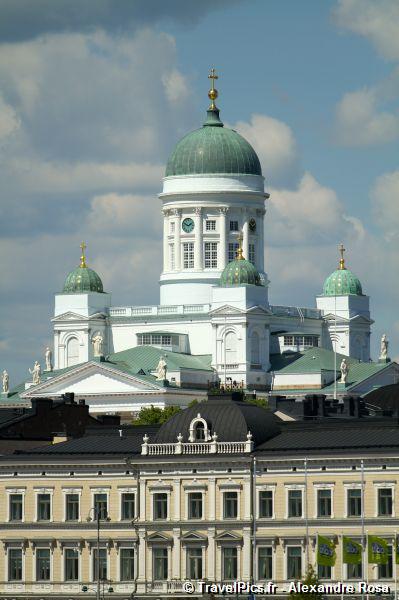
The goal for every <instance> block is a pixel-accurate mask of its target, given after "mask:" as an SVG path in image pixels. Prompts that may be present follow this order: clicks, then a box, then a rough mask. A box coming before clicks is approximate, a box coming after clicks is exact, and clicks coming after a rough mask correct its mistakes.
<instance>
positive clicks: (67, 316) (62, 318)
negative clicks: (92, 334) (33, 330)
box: [51, 311, 106, 323]
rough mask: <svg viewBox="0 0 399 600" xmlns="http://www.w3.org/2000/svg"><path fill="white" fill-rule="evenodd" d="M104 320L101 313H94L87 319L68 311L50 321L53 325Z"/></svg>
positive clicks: (103, 315) (104, 316)
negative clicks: (66, 322)
mask: <svg viewBox="0 0 399 600" xmlns="http://www.w3.org/2000/svg"><path fill="white" fill-rule="evenodd" d="M105 318H106V315H105V314H104V313H102V312H98V313H94V314H92V315H90V316H89V317H87V316H85V315H80V314H78V313H74V312H70V311H68V312H66V313H63V314H62V315H57V316H56V317H54V318H53V319H51V320H52V322H53V323H57V322H65V321H92V320H98V319H105Z"/></svg>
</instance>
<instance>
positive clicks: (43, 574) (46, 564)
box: [36, 548, 50, 581]
mask: <svg viewBox="0 0 399 600" xmlns="http://www.w3.org/2000/svg"><path fill="white" fill-rule="evenodd" d="M36 580H37V581H50V549H49V548H37V550H36Z"/></svg>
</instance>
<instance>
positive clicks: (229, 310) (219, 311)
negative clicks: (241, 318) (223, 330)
mask: <svg viewBox="0 0 399 600" xmlns="http://www.w3.org/2000/svg"><path fill="white" fill-rule="evenodd" d="M245 312H246V311H243V310H241V309H240V308H236V307H235V306H230V305H229V304H225V305H224V306H220V307H219V308H215V309H214V310H210V311H209V314H210V315H211V316H213V317H215V316H217V315H242V314H243V313H245Z"/></svg>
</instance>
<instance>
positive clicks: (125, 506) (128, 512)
mask: <svg viewBox="0 0 399 600" xmlns="http://www.w3.org/2000/svg"><path fill="white" fill-rule="evenodd" d="M134 501H135V495H134V493H133V492H126V493H123V494H121V519H122V520H123V521H127V520H129V521H130V520H132V519H134Z"/></svg>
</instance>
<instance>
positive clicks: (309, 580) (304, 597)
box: [290, 565, 323, 600]
mask: <svg viewBox="0 0 399 600" xmlns="http://www.w3.org/2000/svg"><path fill="white" fill-rule="evenodd" d="M301 583H302V584H303V585H316V586H317V585H318V584H319V583H320V581H319V578H318V576H317V571H316V570H315V569H314V567H312V565H308V567H307V569H306V575H305V578H304V579H302V580H301ZM290 597H291V598H297V599H298V600H310V599H312V600H323V594H322V593H321V592H294V593H293V594H290Z"/></svg>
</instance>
